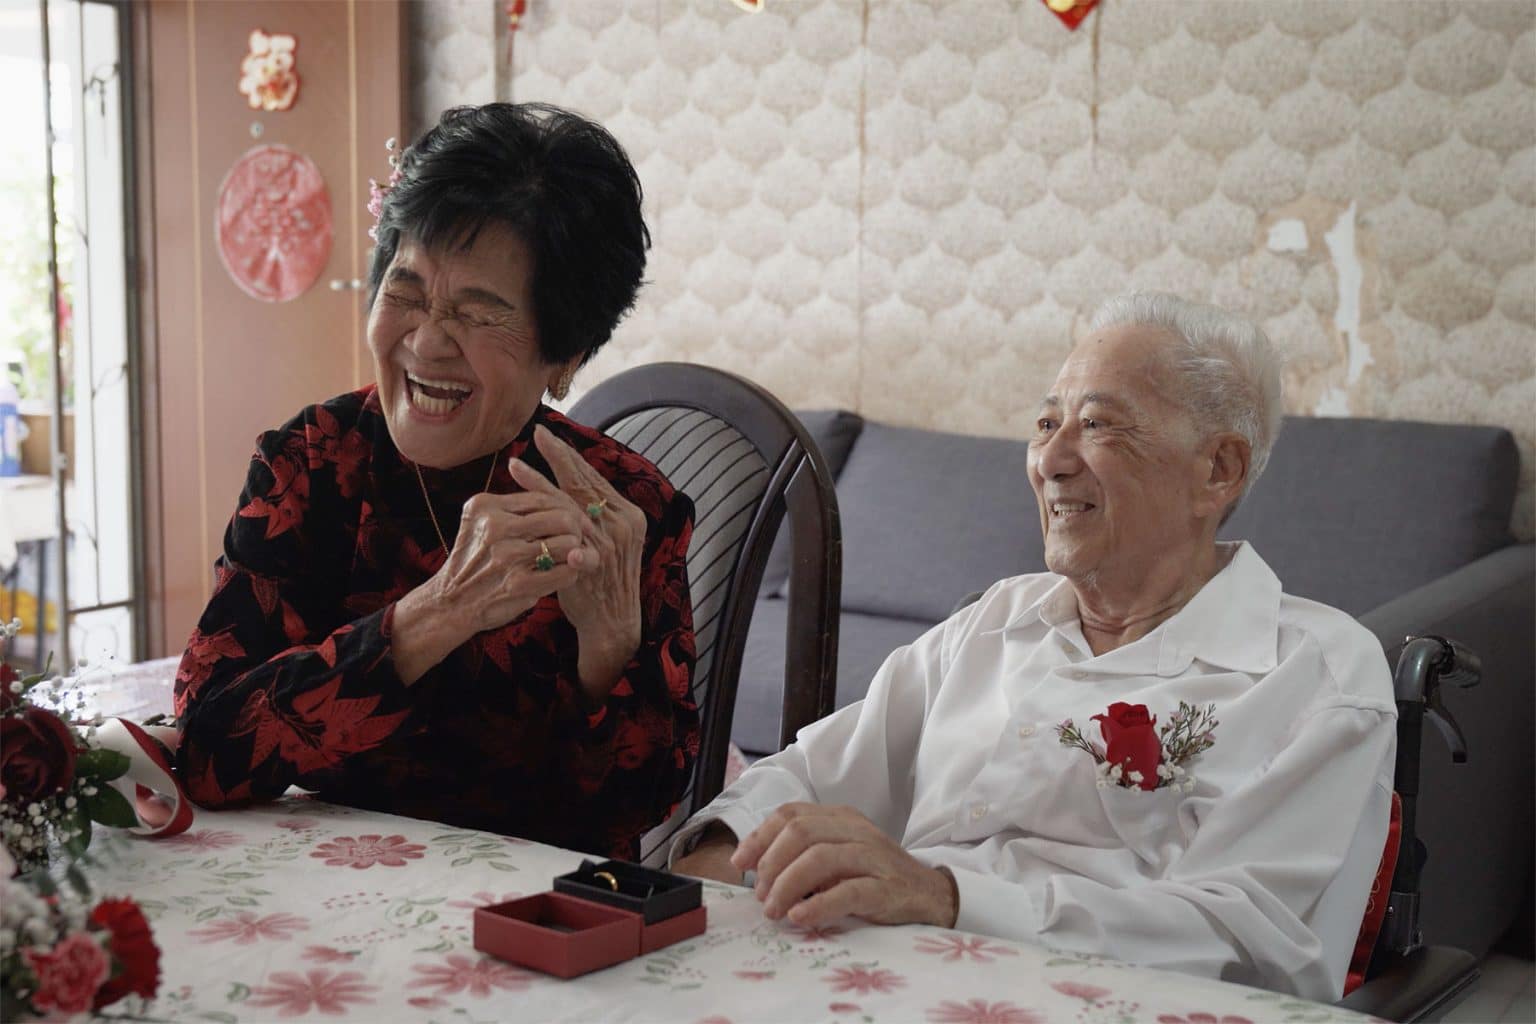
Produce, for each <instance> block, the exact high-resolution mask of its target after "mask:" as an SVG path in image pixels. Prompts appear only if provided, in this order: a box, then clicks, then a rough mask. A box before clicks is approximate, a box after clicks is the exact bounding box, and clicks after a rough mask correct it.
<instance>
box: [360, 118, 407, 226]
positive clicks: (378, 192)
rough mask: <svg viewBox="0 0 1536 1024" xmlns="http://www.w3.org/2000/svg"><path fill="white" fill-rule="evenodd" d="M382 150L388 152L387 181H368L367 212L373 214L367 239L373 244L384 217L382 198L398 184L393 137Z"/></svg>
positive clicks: (395, 148)
mask: <svg viewBox="0 0 1536 1024" xmlns="http://www.w3.org/2000/svg"><path fill="white" fill-rule="evenodd" d="M384 148H385V149H386V150H388V151H389V181H388V182H387V183H386V184H383V185H380V184H379V183H378V182H377V181H376V180H374V179H373V178H369V179H368V212H369V213H371V214H373V227H371V228H369V229H368V237H369V238H371V239H373V240H374V241H375V242H377V241H378V240H379V218H380V217H382V216H383V215H384V197H385V196H386V195H388V194H389V192H390V190H391V189H393V188H394V187H395V186H396V185H398V184H399V183H400V177H401V174H402V172H401V170H400V154H399V153H398V152H396V150H397V149H399V144H398V143H397V142H396V141H395V139H394V136H390V138H389V139H388V140H386V141H385V143H384Z"/></svg>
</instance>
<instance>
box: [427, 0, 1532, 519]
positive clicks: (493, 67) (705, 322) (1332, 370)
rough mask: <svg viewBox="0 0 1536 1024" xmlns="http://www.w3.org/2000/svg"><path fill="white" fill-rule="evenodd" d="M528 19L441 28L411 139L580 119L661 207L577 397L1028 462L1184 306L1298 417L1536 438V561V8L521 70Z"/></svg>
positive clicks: (770, 16) (1332, 6)
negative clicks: (792, 410) (1154, 312)
mask: <svg viewBox="0 0 1536 1024" xmlns="http://www.w3.org/2000/svg"><path fill="white" fill-rule="evenodd" d="M500 7H501V5H500V4H498V3H495V2H491V0H475V2H470V0H452V2H432V3H416V4H412V5H411V8H410V12H409V18H410V25H411V38H412V47H413V51H412V60H413V71H412V99H413V103H414V105H415V106H414V118H415V122H416V125H415V126H416V127H417V128H420V127H424V126H425V125H426V124H430V123H431V121H432V119H433V118H434V117H435V115H436V112H437V111H438V110H439V109H440V108H442V107H443V106H447V105H450V104H452V103H459V102H485V101H487V100H490V99H495V98H501V99H517V100H535V99H537V100H544V101H548V102H553V103H558V104H561V105H564V106H569V107H572V108H575V109H577V110H580V111H582V112H584V113H586V114H588V115H590V116H593V117H595V118H597V119H598V120H600V121H601V122H603V123H604V124H605V125H607V126H608V127H609V128H610V129H611V130H612V131H613V132H614V133H615V134H616V135H617V136H618V138H619V139H620V140H621V141H622V142H623V143H624V145H625V146H626V147H627V148H628V150H629V152H630V155H631V157H632V158H633V159H634V161H635V164H636V166H637V168H638V169H639V172H640V177H641V180H642V182H643V183H644V186H645V189H646V214H647V220H648V222H649V223H650V225H651V229H652V233H653V239H654V243H655V244H654V249H653V251H652V254H651V262H650V266H649V268H648V272H647V278H648V281H649V283H648V285H647V287H646V289H645V291H644V292H643V293H642V295H641V299H640V304H639V307H638V308H637V310H636V312H635V314H634V315H633V316H632V317H631V318H630V319H629V320H627V321H626V322H625V323H624V324H623V325H622V326H621V327H620V329H619V331H618V333H617V334H616V335H615V337H614V340H613V341H612V342H611V343H610V344H609V345H608V346H607V347H606V348H605V349H604V350H603V351H602V352H601V353H600V354H599V356H598V357H597V358H596V359H595V360H594V361H593V363H592V364H591V365H590V366H589V367H588V368H587V369H586V370H585V371H584V372H583V374H582V375H581V376H580V377H579V378H578V379H577V382H576V384H577V388H576V391H577V393H578V394H579V392H580V390H581V389H582V388H583V387H589V386H591V385H592V384H593V383H595V382H597V381H599V380H601V379H603V378H604V377H606V376H609V375H611V374H612V373H614V372H617V371H618V370H620V369H623V368H624V367H626V366H630V365H634V364H636V363H640V362H649V361H653V360H661V359H683V360H689V361H694V362H701V363H709V364H713V365H717V366H721V367H724V368H726V369H730V370H734V371H736V372H739V373H743V374H745V375H747V376H750V377H752V378H754V379H756V380H758V381H760V382H761V383H763V384H764V385H766V386H767V387H769V388H770V389H772V390H773V391H774V392H776V393H777V394H778V395H779V396H780V397H781V398H783V399H784V400H785V401H786V402H787V403H788V404H790V405H791V406H795V407H799V408H806V407H813V406H843V407H846V408H850V409H856V410H858V411H860V412H862V413H864V414H865V415H867V416H870V417H873V418H876V419H879V420H883V421H887V422H892V423H900V424H909V425H916V426H929V427H936V428H942V429H947V430H957V431H964V432H970V433H980V434H996V435H1003V436H1022V435H1023V434H1024V432H1025V431H1026V430H1027V428H1028V424H1029V422H1030V420H1031V419H1032V416H1033V413H1034V402H1035V399H1036V398H1037V397H1038V395H1039V394H1040V393H1042V392H1043V390H1044V389H1045V388H1046V387H1047V386H1048V385H1049V383H1050V381H1051V379H1052V378H1053V376H1054V374H1055V371H1056V368H1057V366H1058V365H1059V364H1060V362H1061V360H1062V358H1063V357H1064V356H1065V354H1066V352H1067V351H1068V349H1069V348H1070V347H1071V344H1072V340H1073V338H1074V337H1075V336H1076V335H1077V333H1079V332H1080V331H1081V330H1082V327H1083V325H1084V322H1085V320H1086V318H1087V316H1088V315H1089V314H1090V313H1091V311H1092V309H1093V307H1094V306H1095V305H1096V304H1097V303H1098V302H1099V301H1100V300H1101V299H1103V298H1105V297H1107V296H1109V295H1112V294H1114V293H1117V292H1119V291H1122V290H1125V289H1129V288H1159V289H1166V290H1170V291H1176V292H1179V293H1181V294H1183V295H1186V296H1189V297H1191V298H1197V299H1202V300H1205V301H1210V302H1216V303H1219V304H1221V305H1224V306H1227V307H1229V308H1232V309H1235V310H1239V311H1242V312H1244V313H1247V314H1248V315H1250V316H1253V317H1254V318H1256V319H1257V320H1258V321H1259V322H1260V323H1262V324H1263V325H1264V327H1265V328H1266V330H1268V331H1269V333H1270V335H1271V336H1272V337H1273V338H1274V339H1275V340H1276V341H1277V342H1278V343H1280V344H1281V345H1282V346H1283V347H1284V348H1285V349H1286V351H1287V353H1288V354H1289V357H1290V364H1289V368H1288V371H1287V379H1286V385H1287V405H1288V408H1289V409H1290V410H1291V411H1293V412H1301V413H1312V414H1318V415H1356V416H1381V417H1389V418H1401V419H1423V420H1432V421H1443V422H1466V423H1482V424H1498V425H1502V426H1506V427H1508V428H1510V429H1511V430H1512V431H1513V432H1514V433H1515V435H1516V436H1517V438H1518V439H1519V442H1520V449H1521V454H1522V458H1523V473H1522V484H1521V496H1520V499H1519V502H1518V505H1517V508H1516V512H1515V519H1514V524H1513V525H1514V528H1515V531H1516V533H1517V534H1519V535H1520V536H1522V537H1524V538H1530V537H1531V536H1532V534H1533V528H1536V522H1533V515H1536V513H1533V480H1536V476H1533V463H1536V4H1532V3H1531V2H1529V0H1449V2H1419V0H1359V2H1348V0H1338V2H1329V3H1319V2H1303V0H1246V2H1232V0H1203V2H1201V0H1104V2H1103V3H1102V4H1101V6H1100V8H1099V13H1098V14H1097V15H1096V17H1097V18H1098V20H1099V24H1098V25H1097V26H1095V25H1094V18H1093V17H1090V19H1089V20H1088V21H1087V22H1085V23H1084V24H1083V26H1082V28H1081V29H1079V30H1078V31H1077V32H1075V33H1074V32H1068V31H1066V30H1065V29H1064V28H1063V27H1062V26H1061V24H1060V23H1059V22H1058V21H1057V20H1056V19H1055V18H1054V17H1053V16H1052V15H1051V14H1050V13H1049V12H1048V11H1047V10H1046V9H1045V7H1044V6H1043V5H1042V4H1040V3H1038V2H1036V0H976V2H963V0H935V2H927V3H924V2H918V0H868V2H857V0H770V2H769V3H768V4H767V11H766V12H765V13H762V14H758V15H749V14H745V13H743V12H742V11H740V10H739V9H738V8H737V7H736V6H734V5H733V4H731V3H728V2H727V0H532V2H531V3H530V4H529V12H528V15H527V16H526V18H525V19H524V22H523V29H522V30H521V31H519V32H518V33H517V35H516V37H515V39H514V40H513V42H514V53H513V61H512V64H511V67H510V69H509V68H508V65H507V61H506V37H505V29H504V26H503V25H502V24H501V21H502V19H501V15H500ZM1095 32H1097V35H1098V40H1097V46H1095V42H1094V35H1095Z"/></svg>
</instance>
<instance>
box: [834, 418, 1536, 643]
mask: <svg viewBox="0 0 1536 1024" xmlns="http://www.w3.org/2000/svg"><path fill="white" fill-rule="evenodd" d="M870 429H873V428H872V427H871V428H870ZM1519 470H1520V466H1519V455H1518V453H1517V451H1516V449H1515V442H1514V438H1513V437H1511V436H1510V433H1509V431H1507V430H1503V429H1501V428H1494V427H1469V426H1459V425H1446V424H1430V423H1413V422H1405V421H1387V420H1372V419H1329V418H1315V417H1305V416H1296V417H1287V418H1286V420H1285V425H1284V427H1283V428H1282V429H1281V431H1280V437H1279V440H1278V441H1277V442H1276V443H1275V450H1274V453H1273V455H1272V456H1271V457H1270V462H1269V467H1268V468H1267V469H1266V470H1265V471H1264V475H1263V476H1262V477H1260V478H1259V482H1258V483H1257V484H1256V485H1254V489H1253V492H1252V493H1251V494H1249V495H1248V497H1247V498H1245V499H1244V501H1243V503H1242V505H1241V506H1239V507H1238V510H1237V512H1236V513H1234V514H1233V516H1232V519H1231V520H1230V521H1229V522H1228V523H1227V525H1226V527H1225V528H1224V529H1223V530H1222V535H1223V536H1224V537H1228V538H1241V539H1244V540H1248V541H1250V542H1252V544H1253V546H1254V548H1255V549H1256V550H1257V551H1258V552H1259V554H1260V555H1262V556H1263V557H1264V560H1265V561H1267V562H1268V563H1269V564H1270V566H1271V567H1272V568H1273V569H1274V570H1275V573H1276V575H1278V576H1279V577H1280V580H1281V582H1282V583H1283V584H1284V586H1285V591H1286V593H1288V594H1294V595H1297V596H1299V597H1308V598H1312V599H1313V600H1317V601H1322V602H1323V603H1325V604H1330V605H1333V606H1334V607H1336V608H1341V609H1343V610H1344V611H1346V612H1349V613H1350V614H1352V615H1361V614H1363V613H1364V612H1367V611H1369V610H1371V609H1372V608H1375V607H1376V606H1377V605H1379V604H1382V603H1383V602H1385V601H1389V600H1391V599H1392V598H1394V597H1398V596H1400V595H1402V594H1404V593H1407V592H1408V591H1410V590H1412V589H1413V588H1415V587H1418V586H1421V585H1423V584H1425V583H1428V582H1429V581H1431V580H1434V579H1437V578H1439V577H1440V576H1443V575H1444V574H1445V573H1448V572H1450V571H1451V570H1452V569H1456V568H1458V567H1459V566H1462V565H1465V564H1467V563H1468V562H1471V561H1472V560H1474V559H1476V558H1478V557H1480V556H1482V555H1485V554H1487V553H1488V552H1490V551H1493V550H1495V549H1497V548H1500V547H1502V546H1504V545H1505V544H1508V543H1509V542H1510V536H1509V517H1510V509H1511V506H1512V503H1513V501H1514V495H1515V486H1516V481H1517V478H1518V475H1519ZM845 515H846V513H845Z"/></svg>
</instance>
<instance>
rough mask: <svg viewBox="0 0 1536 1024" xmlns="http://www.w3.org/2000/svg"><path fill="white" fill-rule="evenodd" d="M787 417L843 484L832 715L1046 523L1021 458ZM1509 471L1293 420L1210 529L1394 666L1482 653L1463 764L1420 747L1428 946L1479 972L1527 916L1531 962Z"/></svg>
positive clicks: (1528, 604) (1481, 448) (1510, 449)
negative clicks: (1431, 644) (1466, 954)
mask: <svg viewBox="0 0 1536 1024" xmlns="http://www.w3.org/2000/svg"><path fill="white" fill-rule="evenodd" d="M800 415H801V419H802V420H803V421H804V422H805V424H806V426H807V427H808V428H809V430H810V432H811V434H812V436H813V437H815V438H816V440H817V442H818V444H819V445H820V446H821V448H822V451H823V453H824V454H825V455H826V456H827V459H828V461H829V463H830V464H831V466H832V469H833V472H834V475H835V476H836V478H837V497H838V504H839V507H840V509H841V514H842V528H843V542H844V549H843V593H842V607H843V612H842V619H841V631H840V636H839V645H840V651H839V656H838V683H837V704H838V706H839V707H842V706H845V705H847V704H849V703H852V702H853V701H856V700H858V699H860V698H861V697H862V696H863V695H864V693H865V690H866V689H867V688H868V685H869V681H870V679H871V677H872V676H873V675H874V673H875V670H876V669H877V668H878V667H879V666H880V663H881V662H882V661H883V660H884V658H885V656H886V655H887V654H889V653H890V652H891V651H892V650H894V649H895V648H897V647H900V646H902V645H904V644H906V643H909V642H910V641H912V640H913V639H914V638H916V637H917V636H918V635H919V634H921V633H922V632H923V631H925V630H927V629H928V628H929V627H931V626H933V625H934V624H935V623H937V622H939V621H940V620H941V619H943V618H944V617H946V616H947V615H948V614H949V613H950V611H951V610H952V609H953V608H954V607H955V605H956V603H957V602H958V601H960V600H961V599H962V598H964V597H965V596H966V595H968V594H971V593H974V592H975V591H978V590H982V589H984V588H985V587H986V586H988V585H989V584H991V583H992V582H993V581H995V580H997V579H999V578H1002V577H1004V576H1010V575H1015V574H1018V573H1026V572H1038V571H1042V570H1043V569H1044V563H1043V557H1042V547H1041V539H1040V527H1039V519H1038V515H1037V513H1036V509H1035V502H1034V496H1033V494H1032V492H1031V491H1030V488H1029V483H1028V478H1027V476H1026V473H1025V460H1026V457H1027V446H1026V445H1025V444H1024V443H1023V442H1021V441H1011V440H1004V439H997V438H981V437H970V436H963V435H957V434H946V433H940V432H936V431H931V430H920V429H912V428H905V427H893V426H888V425H885V424H880V423H875V422H866V421H864V420H862V419H861V418H860V417H858V416H856V415H854V414H852V413H847V412H807V413H801V414H800ZM1518 473H1519V460H1518V456H1517V453H1516V450H1515V444H1514V440H1513V438H1512V437H1511V436H1510V434H1509V433H1508V431H1505V430H1500V429H1494V428H1485V427H1465V426H1446V425H1432V424H1425V423H1409V422H1388V421H1382V420H1368V419H1311V418H1302V417H1295V418H1288V419H1287V420H1286V423H1285V427H1284V429H1283V430H1282V432H1281V436H1280V439H1279V441H1278V443H1277V444H1276V446H1275V450H1274V454H1273V456H1272V459H1271V461H1270V465H1269V468H1268V470H1267V471H1266V472H1265V475H1264V476H1263V478H1262V479H1260V481H1259V483H1258V484H1257V485H1256V487H1255V489H1254V491H1253V493H1252V494H1250V495H1249V497H1248V498H1247V499H1246V500H1245V501H1244V503H1243V505H1242V506H1241V507H1240V508H1239V509H1238V511H1237V513H1236V514H1235V515H1234V516H1233V517H1232V520H1231V521H1230V522H1229V523H1228V524H1227V526H1226V528H1225V530H1224V531H1223V533H1224V536H1226V537H1229V538H1242V539H1246V540H1249V541H1251V542H1252V543H1253V545H1254V546H1255V548H1256V549H1257V550H1258V552H1259V553H1260V554H1261V555H1263V557H1264V558H1265V559H1266V560H1267V561H1268V562H1269V564H1270V565H1271V566H1272V567H1273V568H1274V569H1275V571H1276V572H1277V573H1278V574H1279V576H1280V578H1281V580H1282V581H1283V582H1284V584H1285V587H1286V590H1287V592H1289V593H1293V594H1297V595H1300V596H1303V597H1309V598H1314V599H1316V600H1320V601H1324V602H1326V603H1328V604H1330V605H1333V606H1335V607H1338V608H1342V609H1343V610H1345V611H1347V612H1349V613H1350V614H1352V615H1354V616H1356V617H1357V618H1358V619H1359V620H1360V621H1361V622H1363V623H1364V624H1365V625H1366V626H1367V627H1368V628H1369V629H1371V630H1372V631H1373V632H1375V634H1376V635H1377V636H1378V637H1379V638H1380V639H1381V641H1382V646H1383V648H1385V649H1387V650H1388V651H1392V650H1393V649H1394V648H1395V647H1396V645H1398V644H1399V643H1401V641H1402V639H1403V637H1404V636H1405V635H1406V634H1409V633H1444V634H1446V635H1449V636H1452V637H1455V638H1456V639H1458V640H1461V641H1462V642H1464V643H1465V644H1467V645H1469V646H1470V647H1472V648H1473V649H1474V650H1475V651H1477V652H1478V653H1480V654H1481V655H1482V658H1483V666H1484V681H1483V684H1482V686H1481V687H1479V688H1478V689H1475V690H1471V691H1464V692H1463V691H1456V692H1453V693H1449V694H1447V696H1446V703H1447V705H1448V706H1449V707H1450V708H1451V711H1452V713H1453V714H1454V715H1455V716H1456V717H1457V719H1458V721H1459V722H1460V724H1461V727H1462V729H1463V731H1464V732H1465V734H1466V739H1467V745H1468V748H1469V750H1470V760H1469V762H1468V763H1467V764H1464V765H1452V764H1451V763H1450V758H1449V755H1448V753H1447V750H1446V747H1445V746H1444V744H1443V743H1442V742H1441V740H1440V738H1439V737H1438V736H1436V735H1433V732H1434V730H1433V729H1430V730H1428V731H1429V733H1430V734H1431V735H1427V736H1426V737H1425V741H1424V767H1423V772H1422V775H1423V788H1422V791H1421V796H1420V802H1419V815H1420V826H1419V827H1420V836H1421V837H1422V838H1423V839H1424V841H1425V842H1426V844H1427V845H1428V847H1429V850H1430V858H1429V862H1428V865H1427V867H1426V869H1425V874H1424V892H1425V895H1424V905H1423V918H1422V920H1423V924H1424V932H1425V936H1426V939H1427V940H1428V941H1430V942H1436V943H1443V944H1450V945H1455V946H1459V947H1461V948H1463V949H1467V950H1469V951H1471V952H1473V953H1477V954H1481V953H1483V952H1484V951H1486V950H1487V949H1489V948H1490V946H1492V945H1493V944H1494V943H1495V942H1496V941H1497V940H1498V939H1499V938H1500V936H1501V934H1503V933H1504V932H1505V931H1506V929H1508V928H1509V927H1510V925H1511V922H1512V921H1514V920H1515V919H1516V917H1517V916H1518V915H1519V914H1520V913H1521V911H1522V909H1524V911H1525V917H1524V920H1523V921H1521V922H1520V923H1519V926H1518V927H1517V928H1516V929H1515V932H1516V933H1519V935H1518V937H1517V941H1516V948H1520V947H1522V946H1527V945H1528V943H1529V938H1528V930H1529V927H1530V925H1529V904H1530V902H1531V880H1532V847H1533V841H1532V834H1533V825H1532V819H1533V803H1536V801H1533V784H1532V782H1533V775H1536V773H1533V770H1532V759H1531V758H1532V750H1533V742H1532V741H1533V718H1536V702H1533V693H1536V670H1533V640H1532V633H1533V622H1536V547H1533V545H1531V544H1517V543H1514V541H1513V539H1512V538H1511V536H1510V534H1509V529H1508V524H1509V518H1510V509H1511V505H1512V503H1513V500H1514V495H1515V488H1516V480H1517V477H1518ZM789 565H790V552H789V551H788V550H787V545H782V546H781V548H780V549H778V550H775V551H774V553H773V555H772V557H771V558H770V561H769V564H768V569H767V572H766V574H765V577H764V581H763V586H762V589H761V591H760V592H759V593H760V596H759V599H758V603H757V608H756V610H755V613H754V617H753V625H752V632H751V634H750V636H749V638H748V642H747V649H746V656H745V658H744V659H743V664H742V673H741V684H740V690H739V693H738V697H737V703H736V712H735V718H734V724H733V730H732V731H733V738H734V740H735V742H736V744H737V745H738V746H740V747H741V748H742V749H743V750H744V751H746V752H747V753H748V754H749V755H761V754H766V753H771V752H773V751H774V750H776V749H777V746H778V744H777V739H778V722H779V707H780V699H781V692H782V678H783V663H784V650H783V649H784V639H783V638H784V621H785V616H784V599H783V593H784V588H785V582H786V580H787V577H788V572H789ZM1527 955H1529V953H1527Z"/></svg>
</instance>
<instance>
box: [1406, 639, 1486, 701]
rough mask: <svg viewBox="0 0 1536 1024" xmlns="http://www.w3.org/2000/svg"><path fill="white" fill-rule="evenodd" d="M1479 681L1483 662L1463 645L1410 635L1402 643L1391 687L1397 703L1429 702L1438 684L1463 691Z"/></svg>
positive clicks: (1446, 640) (1449, 640)
mask: <svg viewBox="0 0 1536 1024" xmlns="http://www.w3.org/2000/svg"><path fill="white" fill-rule="evenodd" d="M1482 678H1483V662H1482V659H1481V658H1479V657H1478V656H1477V655H1476V654H1475V653H1473V652H1472V651H1471V650H1469V649H1468V648H1467V647H1466V646H1464V645H1462V644H1459V643H1457V642H1456V641H1455V640H1451V639H1448V638H1447V637H1443V636H1410V637H1408V638H1406V639H1405V640H1404V641H1403V651H1402V654H1401V655H1399V656H1398V659H1397V670H1396V672H1394V673H1393V677H1392V688H1393V689H1394V690H1395V691H1396V694H1397V700H1398V702H1399V703H1402V702H1404V701H1424V700H1430V701H1431V702H1432V701H1433V698H1434V690H1435V684H1436V683H1437V682H1440V683H1447V684H1449V685H1451V686H1459V687H1462V688H1463V689H1465V688H1467V687H1469V686H1476V685H1477V684H1478V682H1480V681H1481V680H1482Z"/></svg>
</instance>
